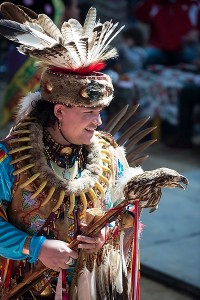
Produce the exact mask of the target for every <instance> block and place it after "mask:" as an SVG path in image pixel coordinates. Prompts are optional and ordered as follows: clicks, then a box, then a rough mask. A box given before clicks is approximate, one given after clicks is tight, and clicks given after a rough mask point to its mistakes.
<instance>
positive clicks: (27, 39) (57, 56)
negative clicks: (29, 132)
mask: <svg viewBox="0 0 200 300" xmlns="http://www.w3.org/2000/svg"><path fill="white" fill-rule="evenodd" d="M0 10H1V13H2V14H3V16H4V17H5V19H4V20H0V34H2V35H3V36H5V37H6V38H8V39H9V40H12V41H14V42H17V43H19V44H20V46H19V47H18V51H19V52H21V53H22V54H26V55H29V56H31V57H34V58H36V59H37V61H38V63H39V64H40V65H41V66H45V67H46V69H45V71H44V72H43V74H42V77H41V96H42V99H44V100H47V101H51V102H54V103H64V104H67V105H80V106H86V107H87V106H100V105H101V106H106V105H108V104H109V103H110V101H111V100H112V94H113V86H112V82H111V79H110V78H109V76H107V75H106V74H103V73H100V72H99V71H100V70H101V69H103V68H104V66H105V61H106V60H107V59H110V58H114V57H116V56H117V51H116V49H115V48H112V47H111V46H110V43H111V41H112V40H113V39H114V37H115V36H116V35H117V34H118V33H119V32H120V31H121V29H122V28H123V26H122V27H121V28H120V29H119V30H117V31H115V29H116V27H117V26H118V23H116V24H113V23H112V22H111V21H109V22H108V21H107V22H105V23H103V24H102V23H100V21H98V22H96V9H95V8H93V7H91V8H90V9H89V11H88V14H87V16H86V19H85V22H84V25H83V26H82V25H81V24H80V23H79V22H78V21H77V20H75V19H70V20H68V21H67V22H64V23H63V25H62V27H61V30H59V29H58V27H57V26H56V25H55V24H54V23H53V21H52V20H51V19H50V18H49V17H48V16H47V15H45V14H40V15H37V14H36V13H35V12H33V11H31V10H30V9H27V8H25V7H22V6H16V5H14V4H12V3H10V2H4V3H3V4H1V6H0Z"/></svg>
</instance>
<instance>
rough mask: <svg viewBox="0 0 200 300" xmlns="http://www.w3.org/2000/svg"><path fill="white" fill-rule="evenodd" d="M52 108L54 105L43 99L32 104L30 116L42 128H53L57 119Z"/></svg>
mask: <svg viewBox="0 0 200 300" xmlns="http://www.w3.org/2000/svg"><path fill="white" fill-rule="evenodd" d="M54 106H55V103H52V102H48V101H46V100H43V99H41V100H38V101H37V102H33V103H32V107H33V110H32V111H31V113H30V116H31V117H34V118H36V119H37V120H38V122H39V123H40V124H41V125H42V126H45V127H48V126H50V127H53V126H54V125H55V124H56V122H57V118H56V116H55V114H54Z"/></svg>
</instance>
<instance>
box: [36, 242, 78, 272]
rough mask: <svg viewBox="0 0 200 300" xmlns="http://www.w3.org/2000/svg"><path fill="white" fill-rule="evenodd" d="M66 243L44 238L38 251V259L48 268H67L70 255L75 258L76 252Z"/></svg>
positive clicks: (56, 269)
mask: <svg viewBox="0 0 200 300" xmlns="http://www.w3.org/2000/svg"><path fill="white" fill-rule="evenodd" d="M67 245H68V244H67V243H65V242H62V241H59V240H48V239H46V240H45V241H44V243H43V245H42V247H41V250H40V253H39V256H38V258H39V260H40V261H41V262H42V263H43V264H44V265H45V266H46V267H48V268H50V269H53V270H55V271H57V272H59V271H60V269H67V268H68V267H69V265H68V264H67V262H68V261H69V259H70V257H72V258H74V259H77V258H78V253H77V252H76V251H73V250H71V249H70V248H68V246H67Z"/></svg>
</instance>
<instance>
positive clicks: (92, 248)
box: [77, 226, 106, 253]
mask: <svg viewBox="0 0 200 300" xmlns="http://www.w3.org/2000/svg"><path fill="white" fill-rule="evenodd" d="M86 227H87V226H83V227H81V230H82V231H83V232H84V231H85V230H86ZM77 240H78V241H80V242H82V243H80V244H79V245H78V248H79V249H84V250H85V252H86V253H95V252H97V251H98V250H99V249H101V247H102V246H103V244H104V243H105V241H106V227H105V228H103V229H102V230H101V231H100V232H99V234H97V235H95V236H93V237H88V236H84V235H78V236H77Z"/></svg>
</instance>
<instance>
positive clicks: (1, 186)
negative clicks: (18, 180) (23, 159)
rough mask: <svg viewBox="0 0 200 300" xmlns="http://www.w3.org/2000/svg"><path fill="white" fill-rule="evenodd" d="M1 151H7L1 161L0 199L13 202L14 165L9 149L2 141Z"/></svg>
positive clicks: (0, 144)
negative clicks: (11, 163) (11, 162)
mask: <svg viewBox="0 0 200 300" xmlns="http://www.w3.org/2000/svg"><path fill="white" fill-rule="evenodd" d="M0 151H2V152H3V151H4V152H5V153H6V154H5V157H3V158H2V160H1V162H0V201H2V200H6V201H9V202H11V200H12V194H11V188H12V185H13V183H14V176H13V175H12V172H13V171H14V167H13V166H12V165H10V161H11V156H10V155H9V154H8V149H7V148H6V147H5V146H4V145H3V144H2V143H0Z"/></svg>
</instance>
